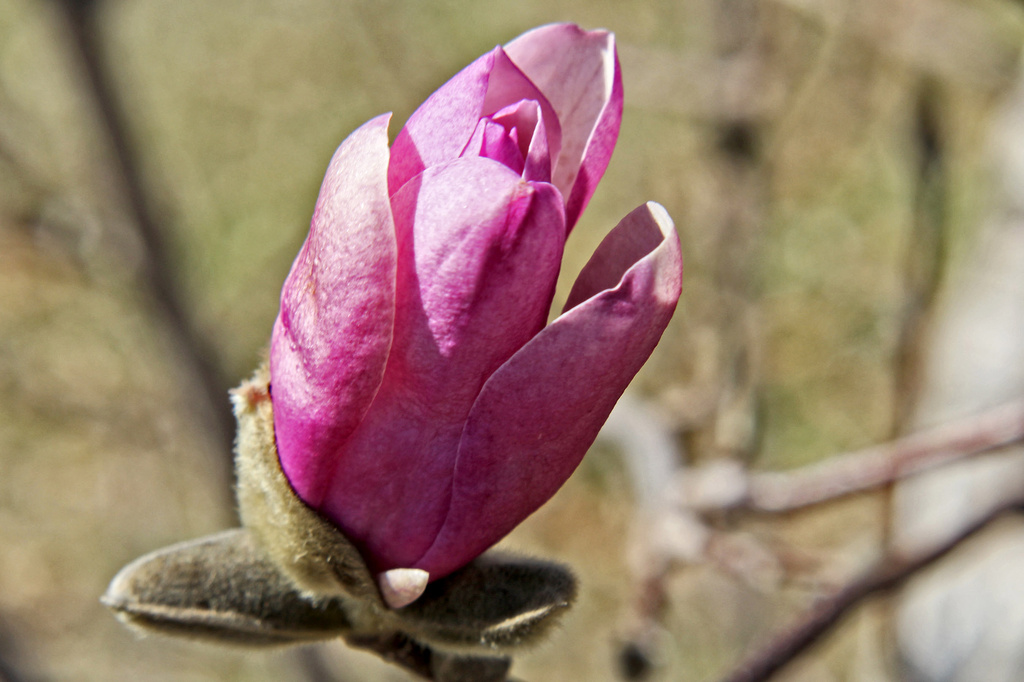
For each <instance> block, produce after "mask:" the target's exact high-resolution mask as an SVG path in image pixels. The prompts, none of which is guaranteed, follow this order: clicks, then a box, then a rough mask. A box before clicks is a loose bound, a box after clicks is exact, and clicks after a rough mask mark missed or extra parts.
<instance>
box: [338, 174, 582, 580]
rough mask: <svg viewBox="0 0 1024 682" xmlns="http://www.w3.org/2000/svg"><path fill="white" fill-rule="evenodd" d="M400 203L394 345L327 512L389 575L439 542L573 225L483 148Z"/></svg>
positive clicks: (547, 194) (538, 189)
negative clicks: (477, 437)
mask: <svg viewBox="0 0 1024 682" xmlns="http://www.w3.org/2000/svg"><path fill="white" fill-rule="evenodd" d="M392 203H393V206H394V214H395V222H396V232H397V234H398V237H399V256H398V260H399V265H398V275H397V290H398V296H397V301H396V310H397V313H396V318H395V337H394V344H393V347H392V352H391V356H390V359H389V361H388V367H387V372H386V374H385V378H384V382H383V384H382V385H381V388H380V392H379V393H378V394H377V397H376V399H375V400H374V403H373V406H372V407H371V408H370V410H369V412H368V413H367V414H366V417H365V419H364V420H363V422H362V423H361V424H360V426H359V428H358V429H357V430H356V432H355V433H354V434H353V435H352V437H351V438H350V439H349V440H348V441H347V442H346V443H345V444H344V446H343V448H342V449H341V450H339V452H338V455H337V456H338V461H339V465H338V469H337V472H336V475H335V476H334V478H333V480H332V483H331V489H330V492H329V494H328V495H327V497H326V498H325V501H324V504H323V505H322V507H320V510H321V511H322V512H323V513H324V514H325V515H326V516H327V517H328V518H330V519H332V520H333V521H335V522H336V523H337V524H338V525H339V526H340V527H341V528H342V529H343V530H345V531H346V534H347V535H348V536H349V537H351V538H352V539H353V540H355V541H356V542H357V543H358V544H360V546H361V547H362V549H363V550H364V552H365V553H366V555H367V556H368V558H369V559H370V560H371V562H372V563H373V564H374V568H375V569H376V570H378V571H383V570H387V569H390V568H415V567H414V566H412V562H413V561H415V560H416V559H417V558H419V557H420V556H421V555H422V554H423V552H425V551H426V549H427V547H429V546H430V544H431V543H432V542H433V539H434V537H435V536H436V534H437V531H438V529H439V528H440V527H441V523H442V522H443V520H444V517H445V512H446V511H447V508H448V495H449V492H450V490H451V476H452V471H453V469H454V462H455V457H456V453H457V450H458V444H459V439H460V437H461V435H462V429H463V427H464V425H465V422H466V417H467V415H468V414H469V411H470V409H471V408H472V406H473V403H474V401H475V400H476V397H477V395H478V394H479V392H480V389H481V387H482V386H483V384H484V381H485V380H486V378H487V377H488V376H490V375H491V374H492V373H493V372H494V371H495V370H496V369H497V368H498V367H499V366H501V365H502V363H504V362H505V361H506V360H507V359H508V358H509V357H511V356H512V355H513V354H514V353H515V352H516V351H517V350H518V349H519V348H520V347H522V345H523V344H524V343H526V342H527V341H528V340H529V339H530V338H532V337H533V336H534V335H535V334H536V333H537V331H539V330H540V329H541V328H542V327H543V325H544V322H545V320H546V318H547V311H548V309H549V307H550V304H551V296H552V292H553V289H554V284H555V280H556V279H557V276H558V268H559V264H560V261H561V256H562V246H563V240H564V234H565V223H564V213H563V210H564V209H563V204H562V199H561V196H560V195H559V193H558V191H557V190H556V189H555V188H554V187H552V186H551V185H548V184H546V183H527V182H524V181H523V180H522V179H521V178H520V177H519V176H518V175H517V174H516V173H514V172H513V171H511V170H509V169H508V168H506V167H505V166H503V165H501V164H499V163H498V162H496V161H493V160H490V159H484V158H479V157H470V158H463V159H457V160H455V161H453V162H451V163H448V164H445V165H443V166H438V167H434V168H430V169H427V170H426V171H424V172H423V174H422V175H421V176H419V178H418V179H417V180H414V181H413V182H410V183H408V184H407V185H406V186H405V187H404V188H403V189H402V190H401V191H399V192H398V194H396V195H395V196H394V197H393V199H392Z"/></svg>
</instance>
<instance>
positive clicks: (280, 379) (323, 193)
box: [270, 114, 396, 506]
mask: <svg viewBox="0 0 1024 682" xmlns="http://www.w3.org/2000/svg"><path fill="white" fill-rule="evenodd" d="M390 117H391V115H390V114H385V115H383V116H378V117H377V118H375V119H372V120H371V121H369V122H367V123H365V124H363V126H362V127H360V128H359V129H358V130H356V131H355V132H353V133H352V134H351V135H350V136H349V137H348V139H346V140H345V141H344V142H343V143H342V144H341V146H340V147H339V148H338V151H337V152H335V154H334V158H333V159H331V163H330V166H328V168H327V174H326V176H325V177H324V182H323V185H322V187H321V188H320V197H319V198H318V199H317V203H316V209H315V210H314V213H313V220H312V225H311V226H310V230H309V236H308V237H307V238H306V243H305V244H303V246H302V250H301V251H299V255H298V256H297V257H296V259H295V263H294V264H293V265H292V269H291V272H290V273H289V274H288V278H287V279H286V280H285V283H284V287H283V289H282V291H281V312H280V314H279V315H278V318H277V321H276V322H275V323H274V331H273V336H272V337H271V342H270V375H271V382H272V391H273V397H274V429H275V432H276V435H277V447H278V451H279V454H280V458H281V466H282V468H283V469H284V471H285V474H286V475H287V476H288V480H289V481H290V482H291V484H292V486H293V487H294V488H295V491H296V492H297V493H298V494H299V496H300V497H302V499H303V500H305V501H306V502H307V503H309V504H311V505H314V506H315V505H316V504H318V503H319V501H320V499H321V497H322V495H323V482H324V480H325V478H326V477H325V473H330V472H331V471H332V470H333V466H334V465H333V457H334V453H335V452H336V451H337V449H338V447H339V445H340V444H341V443H342V442H343V441H344V440H345V438H347V437H348V436H349V435H350V434H351V433H352V431H353V430H354V429H355V428H356V426H357V425H358V424H359V422H360V420H361V419H362V417H363V415H364V414H365V413H366V411H367V409H368V408H369V406H370V403H371V401H372V400H373V397H374V395H375V394H376V393H377V390H378V388H379V386H380V383H381V380H382V378H383V376H384V367H385V364H386V362H387V357H388V350H389V348H390V346H391V336H392V327H393V322H394V312H395V266H396V244H395V232H394V223H393V221H392V217H391V204H390V202H389V200H388V192H387V166H388V121H389V119H390Z"/></svg>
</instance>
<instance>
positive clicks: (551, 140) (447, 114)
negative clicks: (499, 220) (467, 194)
mask: <svg viewBox="0 0 1024 682" xmlns="http://www.w3.org/2000/svg"><path fill="white" fill-rule="evenodd" d="M523 99H525V100H535V101H536V102H538V103H539V104H540V107H541V112H542V114H543V116H544V124H545V130H546V132H547V136H548V148H549V150H550V153H551V156H552V158H555V155H556V154H557V153H558V150H559V149H560V148H561V143H560V142H559V140H560V139H561V133H560V131H559V127H558V117H557V116H556V115H555V110H554V108H553V107H552V105H551V103H550V102H548V100H547V99H546V98H545V96H544V95H543V94H542V93H541V91H540V90H538V89H537V87H536V86H534V84H533V83H531V82H530V79H529V78H527V77H526V76H525V75H523V73H522V72H521V71H520V70H519V68H518V67H516V65H515V64H513V63H512V61H511V60H510V59H509V58H508V56H507V55H506V54H505V52H504V50H502V49H501V48H500V47H496V48H494V50H492V51H491V52H488V53H487V54H485V55H483V56H482V57H479V58H478V59H477V60H476V61H474V62H473V63H472V64H470V65H469V66H467V67H466V68H464V69H463V70H462V71H460V72H459V73H457V74H455V76H453V77H452V79H451V80H449V81H448V82H447V83H445V84H444V85H442V86H441V87H440V88H438V90H437V91H436V92H434V94H432V95H431V96H430V97H428V98H427V100H426V101H425V102H424V103H423V104H421V105H420V106H419V108H418V109H416V111H415V112H413V114H412V116H410V117H409V120H408V121H407V122H406V124H405V127H403V128H402V131H401V132H400V133H399V134H398V137H397V138H396V139H395V143H394V144H393V145H392V147H391V166H390V168H389V169H388V188H389V191H390V193H391V194H394V193H395V192H397V191H398V190H399V189H400V188H401V187H402V186H403V185H404V184H405V183H407V182H408V181H409V180H411V179H412V178H413V177H415V176H416V175H418V174H419V173H421V172H422V171H423V169H425V168H430V167H431V166H436V165H440V164H442V163H446V162H448V161H451V160H453V159H455V158H458V157H459V155H460V154H461V153H462V150H463V148H464V147H465V146H466V144H467V143H468V142H469V139H470V137H471V136H472V134H473V131H474V130H475V129H476V124H477V121H478V120H479V119H480V118H481V117H483V116H489V115H491V114H493V113H495V112H497V111H499V110H501V109H504V108H505V107H506V106H508V105H510V104H514V103H515V102H518V101H519V100H523Z"/></svg>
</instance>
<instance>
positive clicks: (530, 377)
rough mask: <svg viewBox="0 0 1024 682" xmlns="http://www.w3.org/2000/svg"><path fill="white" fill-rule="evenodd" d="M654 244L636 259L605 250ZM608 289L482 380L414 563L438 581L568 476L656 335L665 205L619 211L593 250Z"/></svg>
mask: <svg viewBox="0 0 1024 682" xmlns="http://www.w3.org/2000/svg"><path fill="white" fill-rule="evenodd" d="M621 244H626V246H627V248H626V253H628V254H630V255H636V253H637V251H636V249H633V248H632V246H633V245H636V244H648V245H652V244H653V245H654V246H653V248H652V249H651V250H649V251H648V252H647V253H646V254H644V255H642V257H641V258H640V259H639V260H636V261H632V262H630V261H628V260H626V259H618V260H616V259H615V258H614V257H612V256H611V254H608V253H607V252H608V251H617V250H618V246H619V245H621ZM598 251H599V252H604V253H603V254H602V260H603V261H604V264H602V265H599V266H597V268H596V269H597V270H598V271H600V273H601V276H599V277H595V278H594V280H593V281H595V282H596V281H598V280H603V279H606V278H607V276H608V275H609V274H610V273H611V271H612V267H611V264H612V263H616V264H617V266H618V268H619V273H620V275H621V278H620V279H618V280H617V281H616V284H617V286H615V288H612V289H607V288H606V289H604V290H601V291H597V292H594V294H593V295H592V296H591V297H590V298H588V299H586V300H585V301H582V302H581V303H579V304H578V305H576V306H575V307H573V308H572V309H571V310H569V311H568V312H566V313H564V314H563V315H561V316H560V317H559V318H558V319H556V320H555V321H554V322H553V323H551V324H550V325H548V327H546V328H545V329H544V330H543V331H542V332H541V333H540V334H538V335H537V336H536V337H534V339H533V340H531V341H530V342H529V343H528V344H526V345H525V346H524V347H523V348H522V349H521V350H520V351H519V352H518V353H516V354H515V355H514V356H512V358H511V359H510V360H509V361H508V362H506V363H505V364H504V365H502V367H501V368H500V369H499V370H498V371H497V372H495V373H494V375H493V376H491V378H490V379H489V380H488V381H487V383H486V384H485V386H484V388H483V390H482V391H481V393H480V397H479V398H478V399H477V401H476V403H475V404H474V405H473V410H472V412H471V413H470V416H469V420H468V422H467V424H466V428H465V431H464V433H463V436H462V441H461V444H460V446H459V455H458V460H457V461H456V463H455V477H454V480H453V488H452V494H451V507H450V509H449V512H448V516H447V518H446V519H445V523H444V526H443V527H442V529H441V531H440V532H439V533H438V536H437V540H436V541H435V543H434V544H433V546H432V547H430V549H429V550H428V551H427V552H426V554H425V555H424V556H423V557H422V558H420V559H419V560H418V561H417V562H416V563H415V564H412V565H413V566H415V567H416V568H422V569H424V570H426V571H429V572H430V575H431V577H432V578H435V579H436V578H438V577H441V576H443V575H445V574H447V573H449V572H451V571H453V570H455V569H456V568H458V567H460V566H462V565H464V564H465V563H467V562H468V561H470V560H471V559H472V558H473V557H475V556H476V555H477V554H479V553H480V552H482V551H484V550H485V549H487V548H488V547H489V546H491V545H492V544H493V543H495V542H497V541H498V540H499V539H501V538H502V537H503V536H504V535H505V534H507V533H508V532H509V531H510V530H512V528H514V527H515V526H516V525H517V524H518V523H520V522H521V521H522V520H523V519H524V518H526V517H527V516H528V515H530V514H531V513H532V512H533V511H534V510H535V509H537V508H538V507H539V506H540V505H541V504H543V503H544V502H545V501H547V500H548V498H550V497H551V496H552V495H553V494H554V493H555V491H557V490H558V488H559V487H560V486H561V485H562V484H563V483H564V482H565V480H566V479H567V478H568V477H569V475H570V474H571V473H572V472H573V471H574V470H575V468H576V466H577V465H578V464H579V462H580V460H581V459H582V458H583V455H584V454H585V453H586V451H587V448H589V447H590V445H591V444H592V443H593V441H594V438H595V437H596V436H597V432H598V430H599V429H600V428H601V425H602V424H604V421H605V419H606V418H607V417H608V414H609V412H611V409H612V407H613V406H614V405H615V402H616V400H618V398H619V396H620V395H621V394H622V392H623V391H624V390H625V388H626V386H627V385H628V384H629V382H630V381H631V380H632V378H633V376H634V375H635V374H636V372H637V371H638V370H639V369H640V367H641V366H642V365H643V363H644V362H645V361H646V360H647V358H648V356H649V355H650V354H651V351H652V350H653V349H654V346H655V345H656V344H657V342H658V339H660V338H661V334H662V332H663V331H664V330H665V327H666V325H667V324H668V321H669V319H670V318H671V316H672V313H673V311H674V310H675V305H676V301H677V300H678V298H679V292H680V282H681V277H682V259H681V256H680V252H679V238H678V236H677V235H676V234H675V230H674V227H673V225H672V221H671V219H670V218H669V216H668V214H667V213H666V212H665V210H664V209H663V208H662V207H661V206H659V205H657V204H654V203H649V204H646V205H644V206H641V207H640V208H638V209H636V210H635V211H633V212H632V213H630V214H629V215H628V216H626V218H624V219H623V221H622V222H621V223H619V225H618V227H616V228H615V230H613V231H612V233H611V234H609V236H608V238H607V239H606V240H605V243H603V244H602V245H601V247H600V248H599V249H598Z"/></svg>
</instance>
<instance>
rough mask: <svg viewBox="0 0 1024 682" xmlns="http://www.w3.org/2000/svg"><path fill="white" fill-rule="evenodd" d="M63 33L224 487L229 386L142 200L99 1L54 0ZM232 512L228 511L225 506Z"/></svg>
mask: <svg viewBox="0 0 1024 682" xmlns="http://www.w3.org/2000/svg"><path fill="white" fill-rule="evenodd" d="M57 4H58V5H59V6H60V7H61V8H63V10H64V14H65V16H66V18H67V25H68V28H69V33H70V35H71V38H72V39H73V42H74V46H75V48H76V49H77V52H78V58H79V60H80V62H81V65H82V68H83V70H84V74H85V76H86V82H87V85H88V86H89V91H90V93H91V95H92V98H93V100H94V104H95V107H96V111H97V113H98V121H97V122H98V124H99V126H100V128H101V130H102V132H103V134H104V135H105V136H106V138H107V140H108V142H109V144H110V148H111V151H112V154H113V161H114V171H115V173H116V176H117V179H118V181H119V183H120V185H121V188H122V192H123V194H124V200H125V204H126V207H127V209H128V210H129V212H130V213H131V217H132V220H133V223H134V226H135V228H136V230H137V231H138V234H139V237H140V238H141V239H140V240H141V242H142V247H143V254H142V267H141V272H140V276H141V278H142V279H143V281H144V283H145V284H146V285H147V287H148V289H149V293H150V294H151V296H152V299H153V301H154V304H155V306H156V307H157V309H158V310H159V313H160V314H162V315H163V317H164V318H165V319H166V321H167V329H168V330H169V332H170V334H171V335H172V336H173V339H174V342H175V345H176V346H177V348H178V349H179V350H180V352H181V355H182V356H183V360H184V361H185V363H186V364H187V365H190V369H191V370H192V373H193V374H194V376H195V377H196V379H197V380H198V383H199V385H200V386H201V388H202V391H203V398H204V400H203V403H204V404H203V406H202V408H201V410H200V411H201V413H202V417H201V419H203V420H205V421H207V422H208V423H209V428H210V429H211V430H212V432H213V433H214V434H215V436H216V438H217V441H218V443H219V444H220V446H221V447H220V451H221V452H223V453H224V456H223V457H221V458H220V459H219V460H218V463H217V464H218V466H219V468H220V470H221V472H222V473H223V475H224V477H225V478H224V480H225V481H231V480H232V479H233V469H232V458H231V452H232V445H233V442H234V434H235V423H234V418H233V417H232V415H231V410H230V403H229V401H228V397H227V390H228V388H229V382H228V381H226V380H225V379H224V377H223V376H222V374H221V372H220V370H219V368H218V364H217V360H216V354H215V353H214V352H213V350H212V348H211V347H210V345H209V344H208V343H207V341H206V339H204V338H203V336H202V335H201V334H200V333H199V331H198V329H196V327H195V324H194V323H193V321H192V319H191V317H190V316H189V315H188V313H187V312H186V310H187V307H186V305H185V303H184V301H183V299H182V296H181V292H180V290H179V288H178V286H177V282H176V281H175V278H174V275H173V263H172V260H171V257H170V255H169V254H168V249H167V244H166V240H165V239H164V233H163V230H162V229H161V226H160V224H159V221H158V220H157V218H156V216H155V215H154V212H153V208H152V207H153V205H154V202H153V201H152V200H151V199H150V197H149V196H148V193H147V190H146V186H145V183H144V182H143V180H142V174H141V173H140V171H139V163H138V159H137V158H136V155H135V153H134V147H133V145H132V143H131V139H130V135H129V133H128V125H127V122H126V116H125V115H124V109H123V107H122V106H121V103H120V101H119V98H118V96H117V93H116V91H115V89H114V87H113V86H112V81H113V79H112V78H111V77H110V74H109V72H108V69H107V62H106V60H105V59H104V55H103V46H102V44H101V42H100V40H99V37H98V34H99V27H98V25H97V20H96V18H97V12H98V10H99V9H100V8H101V5H102V2H99V0H60V1H59V2H58V3H57ZM231 506H233V505H231Z"/></svg>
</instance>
